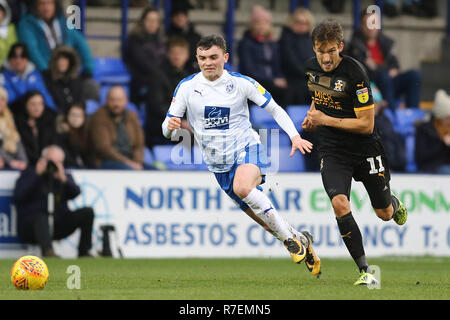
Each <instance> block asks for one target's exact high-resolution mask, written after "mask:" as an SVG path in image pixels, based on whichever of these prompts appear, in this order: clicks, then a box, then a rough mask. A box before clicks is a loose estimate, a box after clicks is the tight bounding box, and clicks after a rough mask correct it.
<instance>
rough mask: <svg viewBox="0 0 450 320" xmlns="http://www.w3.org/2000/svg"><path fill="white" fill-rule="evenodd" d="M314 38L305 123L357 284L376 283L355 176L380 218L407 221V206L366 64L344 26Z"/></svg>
mask: <svg viewBox="0 0 450 320" xmlns="http://www.w3.org/2000/svg"><path fill="white" fill-rule="evenodd" d="M312 41H313V46H314V52H315V53H316V56H315V57H313V58H311V59H309V60H308V61H307V62H306V68H305V73H306V76H307V81H308V87H309V91H310V94H311V97H312V103H311V108H310V110H309V111H308V113H307V116H306V117H305V119H304V121H303V123H302V127H303V128H304V129H305V130H317V133H318V137H319V146H318V154H319V159H320V172H321V175H322V182H323V185H324V188H325V190H326V192H327V194H328V196H329V198H330V199H331V203H332V206H333V209H334V213H335V215H336V220H337V224H338V227H339V231H340V233H341V236H342V239H343V241H344V243H345V245H346V247H347V249H348V251H349V253H350V255H351V256H352V258H353V260H354V261H355V263H356V264H357V266H358V268H359V271H360V276H359V278H358V280H357V281H356V282H355V285H375V284H378V280H377V279H375V277H374V275H373V274H372V273H371V272H370V270H368V264H367V260H366V257H365V252H364V247H363V240H362V236H361V232H360V230H359V227H358V225H357V223H356V222H355V220H354V218H353V216H352V213H351V209H350V188H351V183H352V178H354V179H355V181H361V182H362V183H363V184H364V187H365V189H366V190H367V193H368V194H369V198H370V201H371V204H372V207H373V208H374V210H375V213H376V214H377V216H378V217H379V218H380V219H382V220H384V221H389V220H391V219H394V221H395V222H396V223H397V224H399V225H402V224H404V223H405V222H406V219H407V211H406V208H405V206H404V205H403V204H402V203H401V202H400V201H399V199H398V198H397V197H395V196H394V195H393V194H391V189H390V186H389V181H390V174H389V167H388V163H387V160H386V156H385V153H384V150H383V145H382V144H381V141H380V138H379V135H378V133H377V129H376V128H375V125H374V104H373V99H372V92H371V89H370V83H369V79H368V76H367V73H366V71H365V69H364V67H363V66H362V64H361V63H359V62H358V61H356V60H355V59H353V58H351V57H349V56H345V55H342V50H343V48H344V43H343V42H342V41H343V31H342V27H341V25H340V24H339V23H338V22H336V21H334V20H326V21H324V22H322V23H321V24H319V25H318V26H317V27H316V28H315V29H314V30H313V33H312Z"/></svg>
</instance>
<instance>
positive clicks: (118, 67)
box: [94, 57, 130, 85]
mask: <svg viewBox="0 0 450 320" xmlns="http://www.w3.org/2000/svg"><path fill="white" fill-rule="evenodd" d="M94 70H95V71H94V79H95V80H96V81H98V82H99V83H100V84H101V85H103V84H110V85H114V84H118V85H128V83H129V82H130V74H129V73H128V70H127V68H126V66H125V64H124V63H123V61H122V60H121V59H119V58H111V57H97V58H95V59H94Z"/></svg>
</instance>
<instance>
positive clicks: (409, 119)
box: [394, 108, 426, 136]
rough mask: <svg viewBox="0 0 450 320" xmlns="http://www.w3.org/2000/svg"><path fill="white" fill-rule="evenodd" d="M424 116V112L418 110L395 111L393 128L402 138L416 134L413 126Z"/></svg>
mask: <svg viewBox="0 0 450 320" xmlns="http://www.w3.org/2000/svg"><path fill="white" fill-rule="evenodd" d="M425 116H426V113H425V111H423V110H422V109H419V108H407V109H397V110H396V112H395V119H396V121H395V127H394V128H395V130H396V131H397V132H399V133H400V134H402V135H403V136H407V135H409V134H414V133H415V132H416V128H415V126H414V124H415V123H416V122H417V121H420V120H423V119H424V118H425Z"/></svg>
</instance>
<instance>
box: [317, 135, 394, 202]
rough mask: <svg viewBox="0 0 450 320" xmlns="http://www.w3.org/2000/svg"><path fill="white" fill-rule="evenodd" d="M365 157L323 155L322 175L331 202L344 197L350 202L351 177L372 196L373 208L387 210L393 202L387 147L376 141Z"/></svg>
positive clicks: (344, 154) (337, 153)
mask: <svg viewBox="0 0 450 320" xmlns="http://www.w3.org/2000/svg"><path fill="white" fill-rule="evenodd" d="M366 149H369V150H367V151H368V152H366V154H365V155H355V154H346V153H344V152H335V153H329V152H327V153H322V154H321V155H320V173H321V175H322V182H323V186H324V188H325V191H326V192H327V194H328V197H329V198H330V199H333V197H334V196H336V195H338V194H345V195H346V196H347V199H349V200H350V189H351V184H352V178H354V179H355V181H361V182H362V183H363V184H364V187H365V188H366V190H367V193H368V194H369V198H370V202H371V204H372V207H373V208H374V209H385V208H387V207H388V206H389V205H390V204H391V203H392V198H391V189H390V185H389V181H390V179H391V176H390V172H389V166H388V163H387V159H386V155H385V153H384V148H383V146H382V144H381V143H380V142H378V141H377V142H376V143H374V144H373V146H371V147H370V148H366Z"/></svg>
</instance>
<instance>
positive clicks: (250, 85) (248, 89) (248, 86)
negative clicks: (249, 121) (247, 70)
mask: <svg viewBox="0 0 450 320" xmlns="http://www.w3.org/2000/svg"><path fill="white" fill-rule="evenodd" d="M238 77H239V78H241V79H240V82H241V83H242V85H243V87H244V92H245V94H246V95H247V99H249V100H251V101H253V102H254V103H255V104H257V105H258V106H260V107H262V108H264V107H265V106H267V104H268V103H269V102H270V100H271V99H272V95H271V94H270V92H269V91H267V90H266V89H265V88H264V87H263V86H262V85H261V84H259V83H258V82H257V81H256V80H254V79H252V78H250V77H247V76H244V75H241V74H238Z"/></svg>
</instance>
